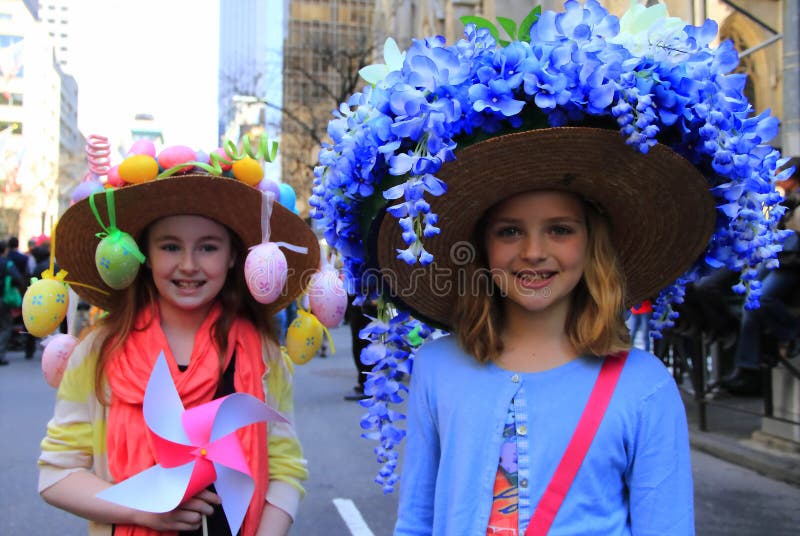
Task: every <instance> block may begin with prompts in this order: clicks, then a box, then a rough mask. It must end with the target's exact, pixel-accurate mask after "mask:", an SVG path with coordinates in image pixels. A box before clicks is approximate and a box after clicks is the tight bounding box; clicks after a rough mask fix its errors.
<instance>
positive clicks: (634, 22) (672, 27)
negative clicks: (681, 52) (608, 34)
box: [609, 0, 686, 57]
mask: <svg viewBox="0 0 800 536" xmlns="http://www.w3.org/2000/svg"><path fill="white" fill-rule="evenodd" d="M685 26H686V22H685V21H683V20H682V19H680V18H678V17H669V16H668V15H667V5H666V4H655V5H652V6H650V7H645V6H644V5H642V4H640V3H638V2H637V0H631V7H630V8H629V9H628V11H626V12H625V14H624V15H623V16H622V18H621V19H620V21H619V34H618V35H617V36H616V37H614V38H612V39H609V42H611V43H616V44H619V45H622V46H624V47H625V48H626V49H628V51H630V52H631V54H633V55H634V56H637V57H644V56H648V55H652V52H653V47H656V46H658V45H660V44H662V43H666V42H668V41H670V40H671V39H672V38H673V37H674V36H675V35H676V34H678V33H680V32H682V31H683V28H684V27H685Z"/></svg>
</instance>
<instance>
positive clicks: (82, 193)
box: [72, 179, 105, 204]
mask: <svg viewBox="0 0 800 536" xmlns="http://www.w3.org/2000/svg"><path fill="white" fill-rule="evenodd" d="M103 190H105V186H103V183H102V182H100V181H98V180H96V179H89V180H85V181H82V182H81V183H79V184H78V186H76V187H75V190H73V191H72V203H73V204H75V203H77V202H78V201H80V200H81V199H86V198H87V197H89V196H90V195H92V194H93V193H94V192H102V191H103Z"/></svg>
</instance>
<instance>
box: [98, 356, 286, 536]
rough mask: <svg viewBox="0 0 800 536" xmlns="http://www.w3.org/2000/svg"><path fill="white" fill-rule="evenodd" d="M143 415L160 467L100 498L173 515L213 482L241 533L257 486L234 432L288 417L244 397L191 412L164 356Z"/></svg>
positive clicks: (231, 521) (231, 523)
mask: <svg viewBox="0 0 800 536" xmlns="http://www.w3.org/2000/svg"><path fill="white" fill-rule="evenodd" d="M143 412H144V420H145V423H147V426H148V428H149V429H150V432H151V433H152V436H153V439H154V445H155V450H156V465H154V466H153V467H151V468H149V469H146V470H145V471H142V472H141V473H139V474H136V475H134V476H132V477H130V478H128V479H127V480H124V481H122V482H120V483H119V484H116V485H114V486H112V487H110V488H108V489H106V490H104V491H102V492H100V493H98V494H97V496H98V497H99V498H101V499H104V500H106V501H110V502H113V503H116V504H121V505H123V506H128V507H131V508H136V509H137V510H142V511H145V512H156V513H160V512H169V511H170V510H173V509H175V508H176V507H177V506H178V505H180V504H181V503H183V502H184V501H186V500H188V499H189V498H191V497H193V496H195V495H196V494H197V493H199V492H200V491H201V490H203V489H205V488H206V487H208V486H209V485H210V484H212V483H213V484H214V487H215V488H216V491H217V494H219V496H220V497H221V498H222V502H223V505H224V511H225V516H226V518H227V521H228V525H229V526H230V528H231V534H236V533H237V532H238V531H239V527H240V526H241V524H242V520H243V519H244V515H245V512H246V511H247V506H248V505H249V503H250V499H251V497H252V495H253V489H254V488H255V484H254V482H253V478H252V475H251V474H250V469H249V467H248V465H247V460H246V459H245V455H244V452H243V451H242V446H241V444H240V442H239V438H238V436H237V435H236V434H235V433H234V432H235V431H236V430H238V429H239V428H241V427H243V426H247V425H249V424H253V423H256V422H262V421H278V422H288V421H287V420H286V418H285V417H283V416H282V415H281V414H280V413H278V412H277V411H275V410H274V409H272V408H270V407H269V406H268V405H266V404H265V403H264V402H262V401H260V400H259V399H257V398H256V397H254V396H251V395H248V394H244V393H234V394H231V395H228V396H226V397H223V398H218V399H216V400H213V401H211V402H207V403H205V404H202V405H200V406H197V407H194V408H191V409H188V410H185V409H184V407H183V403H182V402H181V399H180V396H179V395H178V391H177V390H176V388H175V384H174V383H173V382H172V376H170V373H169V367H168V366H167V361H166V358H165V357H164V352H161V354H160V355H159V356H158V359H157V360H156V364H155V366H154V367H153V372H152V373H151V374H150V379H149V380H148V382H147V389H146V390H145V394H144V403H143Z"/></svg>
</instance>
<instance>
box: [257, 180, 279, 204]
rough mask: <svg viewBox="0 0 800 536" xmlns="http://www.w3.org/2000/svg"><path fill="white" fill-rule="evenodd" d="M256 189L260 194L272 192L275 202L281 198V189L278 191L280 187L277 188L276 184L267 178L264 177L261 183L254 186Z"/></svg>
mask: <svg viewBox="0 0 800 536" xmlns="http://www.w3.org/2000/svg"><path fill="white" fill-rule="evenodd" d="M256 188H258V189H259V190H261V191H262V192H272V193H274V194H275V201H277V200H278V199H280V197H281V189H280V187H278V183H277V182H275V181H274V180H272V179H268V178H267V177H264V178H263V179H261V182H259V183H258V184H256Z"/></svg>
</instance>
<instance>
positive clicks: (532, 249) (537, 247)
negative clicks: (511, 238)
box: [520, 233, 547, 262]
mask: <svg viewBox="0 0 800 536" xmlns="http://www.w3.org/2000/svg"><path fill="white" fill-rule="evenodd" d="M546 249H547V247H546V244H545V240H544V238H543V237H541V236H539V234H537V233H530V234H529V235H528V236H527V238H526V239H525V241H524V243H523V245H522V251H521V252H520V256H521V257H522V258H523V259H525V260H526V261H528V262H540V261H542V260H544V259H545V258H546V257H547V251H546Z"/></svg>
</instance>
